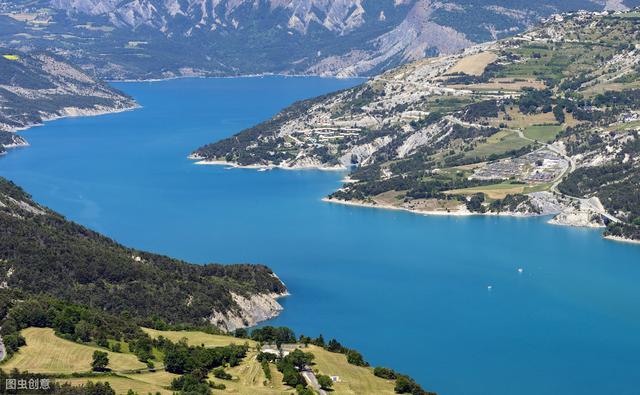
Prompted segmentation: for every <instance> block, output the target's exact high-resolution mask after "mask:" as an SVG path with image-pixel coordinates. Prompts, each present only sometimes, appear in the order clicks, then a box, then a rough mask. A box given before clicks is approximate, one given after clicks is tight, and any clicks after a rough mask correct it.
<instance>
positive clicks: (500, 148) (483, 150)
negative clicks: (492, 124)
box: [466, 130, 531, 158]
mask: <svg viewBox="0 0 640 395" xmlns="http://www.w3.org/2000/svg"><path fill="white" fill-rule="evenodd" d="M529 144H531V142H530V141H527V140H525V139H523V138H521V137H520V136H518V134H517V133H516V132H513V131H510V130H501V131H499V132H498V133H496V134H494V135H493V136H490V137H489V138H487V141H486V142H484V143H482V144H478V146H476V147H475V148H474V149H473V150H471V151H469V152H467V154H466V157H469V158H473V157H479V158H486V157H488V156H490V155H492V154H496V155H498V154H502V153H505V152H509V151H513V150H518V149H520V148H522V147H526V146H527V145H529Z"/></svg>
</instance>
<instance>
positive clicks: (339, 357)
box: [305, 346, 395, 395]
mask: <svg viewBox="0 0 640 395" xmlns="http://www.w3.org/2000/svg"><path fill="white" fill-rule="evenodd" d="M305 351H307V352H311V353H312V354H313V355H315V357H316V358H315V365H314V366H313V369H314V370H318V372H319V373H320V374H326V375H327V376H339V377H340V382H338V383H334V386H333V392H331V393H332V394H381V395H382V394H394V393H395V392H394V390H393V388H394V386H395V383H394V382H393V381H389V380H385V379H382V378H380V377H376V376H374V375H373V369H372V368H365V367H361V366H355V365H351V364H350V363H348V362H347V357H346V356H345V355H344V354H338V353H332V352H329V351H326V350H324V349H322V348H320V347H316V346H309V348H308V349H305Z"/></svg>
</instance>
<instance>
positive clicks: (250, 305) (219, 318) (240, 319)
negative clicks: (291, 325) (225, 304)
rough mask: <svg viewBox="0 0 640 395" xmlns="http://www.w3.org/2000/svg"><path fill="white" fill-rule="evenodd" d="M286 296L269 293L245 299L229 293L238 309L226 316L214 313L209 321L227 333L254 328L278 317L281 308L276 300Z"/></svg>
mask: <svg viewBox="0 0 640 395" xmlns="http://www.w3.org/2000/svg"><path fill="white" fill-rule="evenodd" d="M286 295H287V294H286V293H284V294H276V293H271V294H257V295H252V296H249V297H246V296H242V295H239V294H237V293H233V292H231V296H232V298H233V301H234V302H235V303H236V304H237V305H238V308H237V309H235V310H231V311H229V312H227V313H226V314H225V313H219V312H216V311H214V312H213V314H212V315H211V317H210V318H209V321H210V322H211V323H212V324H214V325H216V326H217V327H218V328H220V329H223V330H226V331H228V332H231V331H234V330H236V329H238V328H246V327H250V326H255V325H256V324H258V323H260V322H262V321H266V320H269V319H271V318H274V317H276V316H278V314H280V312H281V311H282V310H283V307H282V306H281V305H280V303H278V299H279V298H281V297H284V296H286Z"/></svg>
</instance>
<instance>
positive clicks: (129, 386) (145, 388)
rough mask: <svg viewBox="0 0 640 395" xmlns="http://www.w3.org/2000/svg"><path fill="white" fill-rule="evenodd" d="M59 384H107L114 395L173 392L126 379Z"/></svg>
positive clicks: (170, 394)
mask: <svg viewBox="0 0 640 395" xmlns="http://www.w3.org/2000/svg"><path fill="white" fill-rule="evenodd" d="M152 374H154V373H145V374H140V375H137V376H145V375H152ZM57 381H58V382H60V383H65V382H66V383H69V384H71V385H73V386H79V385H82V384H86V383H87V382H89V381H93V382H94V383H95V382H108V383H109V385H110V386H111V388H113V389H114V391H115V392H116V394H118V395H125V394H126V393H127V392H128V391H129V390H133V391H134V392H136V393H138V394H140V395H147V394H153V395H155V394H156V393H160V394H162V395H172V394H173V393H174V391H171V390H170V389H168V388H164V387H163V386H159V385H156V384H152V383H149V382H145V381H140V380H137V379H135V380H134V379H131V378H127V377H112V376H108V377H94V378H69V379H58V380H57Z"/></svg>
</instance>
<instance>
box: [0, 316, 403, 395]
mask: <svg viewBox="0 0 640 395" xmlns="http://www.w3.org/2000/svg"><path fill="white" fill-rule="evenodd" d="M144 331H145V332H147V333H148V334H149V335H150V336H152V337H159V336H164V337H165V338H168V339H171V340H172V341H179V340H180V339H183V338H186V339H187V341H188V342H189V343H190V344H193V345H200V344H204V345H205V346H209V347H216V346H225V345H229V344H231V343H244V341H245V340H244V339H237V338H234V337H230V336H220V335H210V334H207V333H203V332H195V331H185V332H179V331H158V330H153V329H147V328H144ZM21 333H22V335H23V336H24V337H25V339H26V341H27V346H25V347H23V348H22V349H21V350H20V352H18V353H17V354H15V355H14V356H13V357H11V359H9V360H8V361H6V362H5V363H4V364H2V365H0V367H1V368H2V369H5V370H8V369H13V368H17V369H19V370H21V371H23V370H28V371H30V372H34V373H47V374H53V375H69V374H72V373H88V372H90V370H91V367H90V364H91V360H92V355H93V352H94V351H95V350H101V351H106V349H101V348H98V347H93V346H88V345H82V344H78V343H74V342H71V341H68V340H64V339H61V338H59V337H57V336H56V335H55V333H54V332H53V330H52V329H50V328H28V329H25V330H23V331H22V332H21ZM249 343H250V345H251V346H252V347H255V346H256V343H255V342H253V341H249ZM303 350H304V351H305V352H311V353H313V355H314V356H315V364H314V365H313V369H314V370H316V371H318V372H319V373H321V374H326V375H332V376H339V377H340V382H339V383H336V384H335V387H334V391H332V392H331V393H332V394H336V395H338V394H373V393H375V394H393V393H394V392H393V387H394V383H393V382H392V381H387V380H384V379H381V378H378V377H375V376H374V375H373V371H372V369H371V368H363V367H358V366H355V365H351V364H349V363H348V362H347V359H346V356H345V355H343V354H337V353H331V352H328V351H326V350H324V349H322V348H320V347H315V346H309V347H308V348H305V349H303ZM107 352H108V351H107ZM108 354H109V368H110V369H112V373H111V374H107V375H100V374H98V375H95V376H91V377H68V378H66V377H65V378H60V379H56V380H58V381H59V382H69V383H70V384H72V385H81V384H86V383H87V382H89V381H93V382H108V383H109V384H110V385H111V387H112V388H113V389H114V390H115V391H116V393H117V394H126V393H127V391H129V390H130V389H131V390H133V391H135V392H136V393H139V394H148V393H152V394H156V393H160V394H162V395H169V394H172V393H173V391H171V390H170V386H171V382H172V380H173V379H175V378H176V377H179V376H178V375H176V374H172V373H168V372H166V371H164V370H161V369H159V370H158V371H156V372H148V371H145V370H144V369H145V368H146V366H145V365H144V364H143V363H141V362H139V361H138V360H137V358H136V357H135V356H134V355H132V354H128V353H113V352H108ZM256 355H257V351H256V350H255V348H252V349H250V351H249V353H248V354H247V357H246V358H244V359H243V360H242V363H241V364H240V365H238V366H235V367H233V368H227V369H226V371H227V372H228V373H230V374H231V375H232V376H233V379H232V380H221V379H217V378H215V377H213V375H211V376H210V377H209V380H211V381H213V382H215V383H218V384H224V385H225V386H226V389H225V390H216V391H215V392H216V393H230V394H240V395H253V394H260V395H280V394H283V393H291V391H292V389H291V388H290V387H288V386H286V385H284V384H283V382H282V374H281V373H280V372H278V370H277V369H276V366H275V365H274V364H270V369H271V376H272V379H271V381H268V380H267V378H266V376H265V373H264V371H263V369H262V366H261V365H260V363H259V362H258V361H257V360H256ZM156 365H159V364H158V363H157V364H156ZM137 369H140V370H141V372H140V373H135V370H137Z"/></svg>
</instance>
